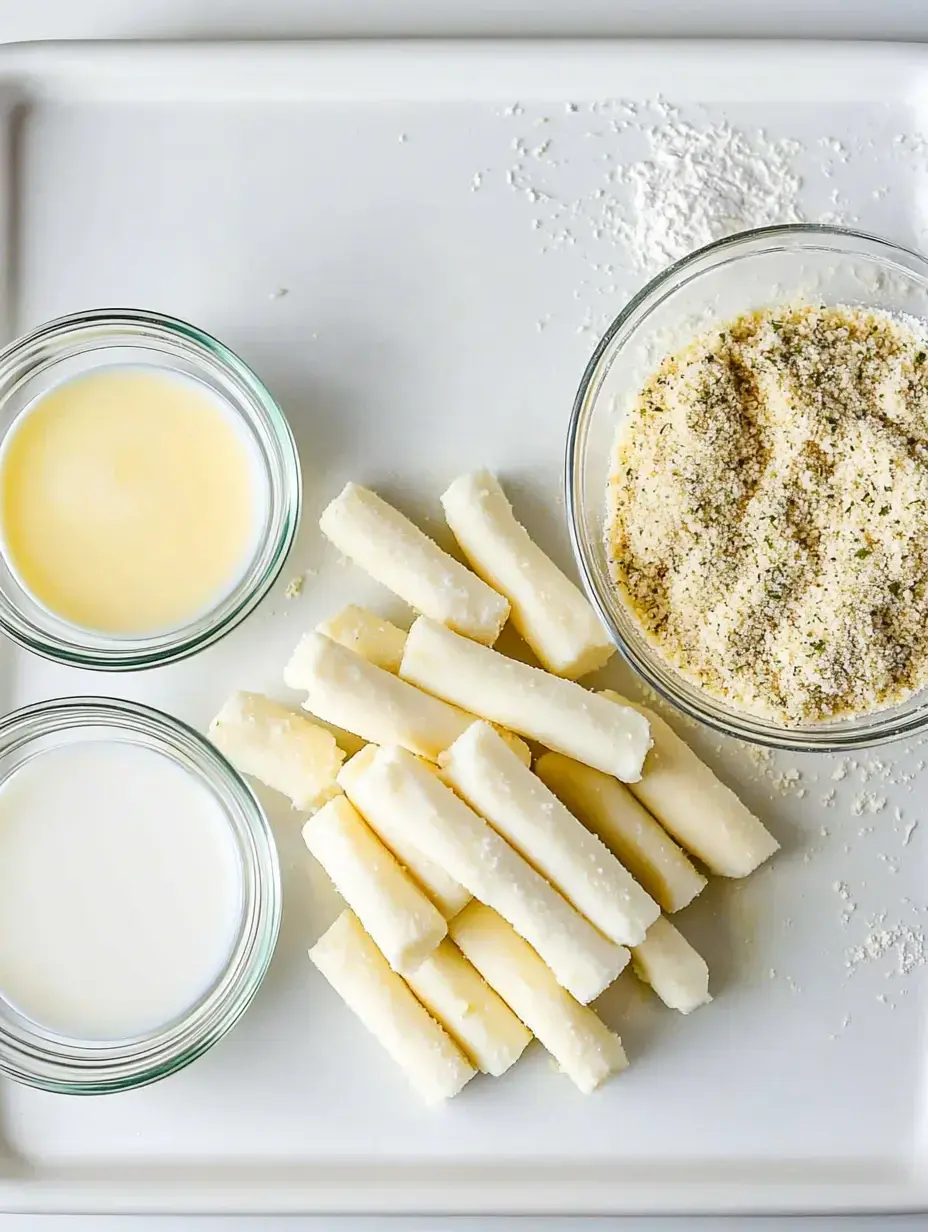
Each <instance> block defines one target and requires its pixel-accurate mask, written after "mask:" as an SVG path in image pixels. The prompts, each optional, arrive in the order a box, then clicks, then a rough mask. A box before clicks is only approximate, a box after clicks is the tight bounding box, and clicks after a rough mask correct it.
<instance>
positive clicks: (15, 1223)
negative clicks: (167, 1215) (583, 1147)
mask: <svg viewBox="0 0 928 1232" xmlns="http://www.w3.org/2000/svg"><path fill="white" fill-rule="evenodd" d="M317 34H319V35H339V34H341V35H349V34H362V35H372V34H374V35H377V34H380V35H384V34H387V35H388V34H433V35H446V34H470V35H479V34H520V35H523V36H524V35H527V34H591V35H594V34H613V35H615V34H620V35H678V36H679V35H699V34H702V35H722V36H724V35H771V36H781V37H788V36H793V37H795V36H812V37H823V36H824V37H828V36H832V37H845V38H846V37H868V38H922V39H924V38H928V6H926V5H925V4H924V0H882V2H880V3H877V0H818V3H816V4H815V5H808V4H807V3H806V2H805V0H787V2H785V3H779V4H776V5H773V4H768V3H766V2H765V3H762V4H761V3H757V2H756V0H698V2H694V0H570V3H557V2H556V0H548V2H547V3H546V2H545V0H510V2H509V3H505V4H503V3H499V0H454V2H453V3H452V2H449V0H445V3H442V4H435V3H429V2H428V0H390V2H389V3H388V2H385V0H352V2H351V3H348V4H346V3H345V2H344V0H317V2H316V3H311V2H307V0H201V3H200V4H195V3H191V0H31V2H29V3H24V2H23V0H0V38H2V39H3V40H14V39H31V38H110V37H118V38H145V37H148V38H152V37H154V38H177V37H186V38H207V37H224V36H229V37H270V36H274V37H281V36H312V35H317ZM231 1223H232V1221H230V1220H228V1219H215V1220H213V1219H205V1220H193V1219H186V1218H177V1219H174V1220H168V1219H164V1218H161V1219H150V1220H147V1219H138V1220H128V1219H125V1220H123V1219H114V1220H106V1221H104V1220H100V1219H96V1218H88V1217H80V1218H74V1219H47V1218H42V1217H37V1218H32V1219H26V1218H23V1217H13V1218H9V1219H6V1218H4V1217H2V1216H0V1232H12V1230H13V1228H14V1227H15V1228H16V1229H17V1232H19V1230H22V1232H39V1230H41V1232H89V1230H90V1229H94V1230H95V1232H97V1230H98V1229H110V1228H116V1227H117V1226H118V1227H119V1228H120V1229H122V1228H125V1229H126V1232H129V1230H130V1229H131V1230H132V1232H143V1230H145V1232H162V1230H163V1229H167V1228H169V1227H170V1228H171V1229H182V1230H184V1232H187V1230H188V1229H189V1230H193V1229H196V1232H218V1229H220V1228H227V1227H230V1225H231ZM245 1226H248V1227H249V1228H254V1229H256V1230H257V1232H287V1230H289V1229H296V1228H306V1229H319V1228H323V1227H326V1228H330V1227H333V1221H332V1220H326V1219H320V1220H300V1219H280V1220H274V1219H253V1220H247V1221H242V1222H241V1227H242V1228H244V1227H245ZM474 1226H475V1224H474V1221H449V1220H416V1221H393V1220H390V1221H376V1220H352V1221H345V1223H344V1224H343V1225H339V1227H340V1229H341V1228H345V1229H347V1228H349V1227H350V1229H351V1232H369V1230H370V1229H372V1228H375V1227H378V1228H379V1227H383V1228H384V1229H387V1228H398V1227H409V1228H414V1229H424V1228H430V1229H438V1228H454V1229H461V1228H463V1227H467V1228H473V1227H474ZM520 1226H525V1227H528V1226H532V1227H538V1221H537V1220H532V1221H530V1223H526V1224H524V1225H522V1224H521V1221H518V1222H517V1221H513V1220H505V1221H495V1220H490V1221H484V1222H483V1223H481V1224H480V1227H481V1229H484V1230H492V1232H498V1230H499V1229H501V1228H503V1227H505V1228H513V1229H519V1228H520ZM550 1226H551V1227H552V1228H553V1227H558V1228H567V1227H572V1226H576V1223H575V1221H566V1220H565V1221H560V1220H558V1221H556V1223H552V1224H551V1225H550ZM583 1226H584V1228H585V1229H591V1230H592V1229H595V1230H596V1232H599V1230H601V1229H605V1228H607V1227H609V1228H619V1227H622V1228H630V1227H636V1228H641V1229H642V1230H643V1232H671V1229H672V1230H673V1232H676V1230H677V1229H682V1228H684V1227H685V1228H692V1229H694V1230H696V1229H698V1230H699V1232H704V1230H705V1229H709V1228H714V1227H716V1228H717V1227H723V1226H724V1227H725V1228H726V1229H728V1228H730V1227H734V1226H737V1227H744V1226H748V1225H747V1224H746V1223H745V1221H742V1220H733V1221H730V1222H728V1221H724V1222H723V1221H712V1220H708V1221H702V1220H700V1221H695V1222H694V1221H691V1220H681V1221H672V1220H634V1221H604V1220H590V1221H586V1222H585V1223H584V1225H583ZM780 1226H782V1224H781V1221H778V1220H756V1221H750V1227H751V1228H752V1229H753V1230H754V1232H770V1230H771V1229H773V1228H776V1227H780ZM805 1226H809V1227H813V1228H816V1229H823V1230H826V1229H827V1230H828V1232H831V1230H832V1229H837V1228H841V1229H850V1228H851V1226H852V1225H851V1221H849V1220H847V1219H840V1220H815V1221H805V1220H795V1221H791V1223H790V1227H791V1228H794V1229H795V1228H798V1227H805ZM854 1226H855V1227H856V1226H858V1225H857V1224H856V1221H855V1225H854ZM859 1226H860V1227H861V1228H863V1227H865V1226H866V1227H869V1228H874V1229H875V1228H877V1227H879V1228H881V1229H882V1228H886V1229H888V1230H890V1229H891V1230H892V1232H899V1230H902V1229H906V1230H908V1229H914V1228H920V1227H926V1226H928V1221H923V1220H920V1219H918V1218H908V1217H902V1218H899V1219H892V1220H888V1219H884V1218H876V1219H874V1220H872V1221H860V1224H859Z"/></svg>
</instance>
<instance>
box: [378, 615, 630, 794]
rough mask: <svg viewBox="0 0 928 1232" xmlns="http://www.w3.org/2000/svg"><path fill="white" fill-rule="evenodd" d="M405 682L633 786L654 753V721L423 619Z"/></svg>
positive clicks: (406, 655) (410, 647)
mask: <svg viewBox="0 0 928 1232" xmlns="http://www.w3.org/2000/svg"><path fill="white" fill-rule="evenodd" d="M400 675H401V676H402V677H403V679H404V680H408V681H410V682H411V683H412V684H416V685H419V687H420V688H422V689H425V691H426V692H427V693H432V694H434V695H435V696H436V697H442V698H444V699H445V701H448V702H453V703H454V704H455V705H457V706H460V707H461V708H462V709H463V710H469V711H470V712H471V713H472V714H476V715H479V716H480V718H482V719H489V720H490V721H491V722H493V723H499V724H501V726H503V727H506V728H509V730H510V731H514V732H518V734H519V735H520V736H528V737H529V738H530V739H533V740H537V741H538V742H539V743H540V744H544V745H547V746H548V748H551V749H555V750H556V751H557V752H558V753H565V754H566V755H567V756H568V757H575V758H576V759H577V761H582V762H584V764H586V765H589V766H595V767H596V769H597V770H602V771H604V773H606V774H614V775H615V776H616V778H619V779H623V780H625V781H626V782H627V781H629V780H632V779H637V778H638V776H639V775H640V774H641V766H642V764H643V762H644V758H645V754H646V753H647V751H648V749H649V748H650V744H651V738H650V736H649V735H648V724H647V720H646V719H643V718H642V717H641V715H640V714H636V713H635V711H634V710H631V709H630V708H629V707H627V706H617V705H616V704H615V703H614V702H611V701H609V700H608V699H607V698H605V697H600V696H598V695H597V694H595V693H590V692H588V690H586V689H584V688H583V687H582V686H581V685H579V684H576V683H575V682H574V681H572V680H562V679H561V678H560V676H552V675H551V673H550V672H545V671H542V670H541V668H538V667H529V666H528V665H527V664H525V663H518V662H517V661H516V660H515V659H507V658H506V656H505V655H501V654H499V653H497V651H495V650H490V649H489V647H487V646H479V645H478V644H477V643H476V642H471V641H468V639H467V638H466V637H460V636H459V635H458V634H456V633H453V632H452V631H451V630H450V629H446V628H444V627H443V626H442V625H439V624H436V623H435V622H434V621H432V620H427V619H425V618H424V617H421V616H420V618H419V619H418V620H417V621H416V622H415V624H414V625H413V626H412V628H411V629H410V631H409V634H408V636H407V638H406V649H405V651H404V652H403V663H402V666H401V667H400ZM446 747H447V746H446Z"/></svg>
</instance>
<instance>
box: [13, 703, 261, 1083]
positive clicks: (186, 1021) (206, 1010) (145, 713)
mask: <svg viewBox="0 0 928 1232" xmlns="http://www.w3.org/2000/svg"><path fill="white" fill-rule="evenodd" d="M91 726H92V727H96V728H112V729H113V732H114V734H117V733H121V734H126V735H129V736H131V735H132V734H133V733H134V734H136V735H142V736H144V737H146V740H147V743H146V747H148V748H151V749H153V750H154V751H156V752H158V753H160V754H162V755H164V756H167V757H169V758H170V759H171V760H172V761H174V762H175V764H180V765H184V768H185V769H187V770H188V771H190V772H192V773H194V774H195V775H196V777H197V779H198V781H199V782H200V783H201V785H203V786H204V787H205V788H206V789H207V790H208V791H209V792H210V794H211V795H212V796H213V797H214V798H215V799H216V800H217V801H218V802H219V803H220V805H221V807H222V809H223V813H224V815H225V816H226V817H227V818H228V819H229V826H230V828H232V825H233V823H232V820H231V818H229V809H228V807H227V806H226V804H225V802H224V801H223V799H222V797H221V794H220V786H221V787H222V788H224V789H225V790H226V791H227V792H228V794H229V796H230V797H231V798H232V800H233V802H234V804H235V806H236V811H237V813H238V815H239V818H240V819H241V821H242V822H243V823H244V827H245V831H246V837H247V838H248V840H249V843H248V844H247V845H243V844H242V842H241V841H240V838H241V836H240V835H237V836H236V849H237V851H238V852H239V857H240V860H241V867H242V874H243V879H244V884H243V902H242V914H241V921H240V924H239V934H238V941H237V943H236V946H235V947H234V948H233V950H232V951H231V952H230V954H229V957H228V959H227V960H226V964H225V966H224V967H223V969H222V971H221V972H220V973H219V974H218V975H217V977H216V979H215V980H214V981H213V983H212V985H211V986H210V987H209V988H208V989H207V990H206V991H205V992H204V993H203V994H202V995H201V996H200V997H199V998H198V999H197V1001H196V1002H194V1003H193V1004H192V1005H191V1006H190V1007H189V1008H188V1009H187V1010H186V1011H185V1012H184V1013H183V1014H182V1015H181V1016H180V1017H178V1018H176V1019H174V1020H173V1021H171V1022H169V1023H167V1024H166V1025H165V1026H164V1027H161V1028H157V1029H155V1030H154V1031H152V1032H150V1033H148V1034H146V1035H141V1036H138V1037H135V1038H132V1039H128V1040H112V1041H102V1042H96V1041H87V1042H82V1041H79V1040H70V1039H68V1038H66V1037H64V1036H61V1035H59V1034H57V1033H55V1032H49V1031H46V1030H45V1029H43V1028H42V1027H41V1026H40V1025H38V1024H31V1023H29V1021H28V1020H26V1019H24V1018H22V1016H21V1015H18V1014H17V1013H16V1012H15V1010H13V1009H12V1008H11V1007H8V1006H7V1005H6V1003H4V1002H3V1001H2V1000H0V1075H3V1076H4V1077H6V1078H9V1079H12V1080H14V1081H16V1082H19V1083H22V1084H24V1085H26V1086H32V1087H36V1088H38V1089H39V1090H44V1091H50V1092H54V1093H57V1094H65V1095H103V1094H113V1093H115V1092H119V1091H127V1090H132V1089H135V1088H136V1087H142V1086H147V1085H149V1084H151V1083H153V1082H157V1081H159V1080H160V1079H161V1078H165V1077H167V1076H168V1075H170V1074H173V1073H176V1072H177V1071H178V1070H181V1069H184V1068H186V1066H188V1065H190V1064H191V1063H192V1062H193V1061H195V1060H196V1059H197V1058H198V1057H200V1056H202V1055H203V1054H204V1053H205V1052H207V1051H208V1050H209V1049H210V1048H211V1047H212V1046H213V1045H214V1044H215V1043H217V1042H218V1040H220V1039H221V1038H222V1037H223V1036H224V1035H226V1034H227V1033H228V1032H229V1031H230V1030H231V1029H232V1027H233V1026H234V1025H235V1024H236V1023H237V1022H238V1020H239V1019H240V1018H241V1016H242V1015H243V1014H244V1012H245V1010H246V1009H247V1008H248V1006H249V1005H250V1004H251V1002H252V1000H253V999H254V996H255V994H256V993H257V991H258V989H259V987H260V986H261V983H262V981H263V979H264V976H265V974H266V973H267V969H268V967H269V966H270V962H271V959H272V957H273V955H274V951H275V948H276V944H277V939H278V936H279V933H280V924H281V917H282V906H283V901H282V900H283V892H282V885H281V871H280V860H279V856H278V853H277V846H276V843H275V840H274V835H273V831H272V829H271V826H270V823H269V821H268V819H267V815H266V813H265V812H264V809H263V808H262V806H261V804H260V802H259V801H258V799H257V797H256V796H255V794H254V792H253V791H252V789H251V788H250V787H249V785H248V783H247V782H246V781H245V780H244V778H243V777H242V776H241V775H240V774H239V772H238V771H237V770H236V769H235V767H234V766H233V765H232V764H231V762H229V761H228V759H227V758H226V757H224V756H223V754H221V753H220V752H219V750H218V749H217V748H216V747H215V746H214V745H213V744H212V743H211V742H210V741H209V740H208V739H207V738H206V737H205V736H203V735H202V734H201V733H200V732H198V731H197V730H196V729H195V728H193V727H191V726H190V725H189V724H188V723H185V722H184V721H183V720H181V719H178V718H176V717H174V716H173V715H171V714H168V713H167V712H166V711H163V710H159V709H157V708H156V707H154V706H148V705H144V704H142V703H140V702H132V701H127V700H124V699H120V698H109V697H98V696H90V695H88V696H74V697H64V698H54V699H52V700H50V701H43V702H36V703H33V704H31V705H27V706H22V707H20V708H19V709H17V710H14V711H11V712H10V713H9V714H7V715H4V716H3V717H2V718H0V756H5V755H7V754H8V753H12V752H17V751H19V750H21V749H23V748H25V747H28V746H29V744H31V743H33V742H35V741H36V740H39V739H42V738H47V737H49V736H52V737H54V736H55V734H56V733H62V732H73V731H74V730H75V728H77V729H79V728H81V727H91ZM57 747H61V746H60V745H59V746H57ZM179 754H182V755H183V756H184V757H185V758H186V759H189V762H190V763H192V767H193V768H192V769H191V766H190V765H185V764H184V762H182V761H180V759H179ZM249 903H250V906H251V911H250V913H249ZM246 933H247V935H246ZM243 939H244V942H243Z"/></svg>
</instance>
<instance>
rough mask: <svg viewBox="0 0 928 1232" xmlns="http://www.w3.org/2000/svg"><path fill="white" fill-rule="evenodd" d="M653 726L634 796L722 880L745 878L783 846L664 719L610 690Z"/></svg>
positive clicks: (614, 698) (609, 695)
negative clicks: (650, 743)
mask: <svg viewBox="0 0 928 1232" xmlns="http://www.w3.org/2000/svg"><path fill="white" fill-rule="evenodd" d="M603 696H604V697H606V698H608V699H610V700H611V701H614V702H617V703H618V704H620V705H623V706H632V707H633V709H635V710H636V711H637V712H638V713H639V714H640V715H642V716H643V717H644V718H645V719H647V721H648V722H649V723H650V724H651V735H652V737H653V741H654V744H653V747H652V749H651V752H650V753H649V754H648V759H647V761H646V763H645V767H644V773H643V775H642V777H641V779H640V781H638V782H635V783H632V784H631V785H630V786H631V790H632V791H633V792H634V794H635V795H636V796H637V797H638V799H639V800H640V801H641V803H642V804H643V805H644V806H645V808H646V809H648V810H649V812H651V813H653V814H654V816H655V817H656V818H657V820H658V821H659V822H660V823H661V825H662V826H663V827H664V829H665V830H666V831H667V832H668V834H671V835H672V836H673V837H674V838H675V839H676V840H677V842H678V843H679V844H680V845H681V846H682V847H685V848H686V850H687V851H688V852H690V854H691V855H694V856H695V857H696V858H697V860H701V861H702V863H703V864H704V865H705V866H706V868H707V869H708V870H709V872H710V873H715V874H716V875H717V876H719V877H747V875H748V873H752V872H753V871H754V869H755V868H757V866H758V865H759V864H763V862H764V861H765V860H766V859H768V858H769V857H770V856H772V855H773V853H774V852H775V851H777V850H779V846H780V844H779V843H778V842H777V840H776V839H775V838H774V837H773V835H772V834H771V833H770V831H769V830H767V829H766V828H765V827H764V826H763V825H762V824H761V822H760V821H758V819H757V818H756V817H755V816H754V814H753V813H752V812H751V811H750V810H749V809H747V808H746V807H745V806H744V805H743V804H742V803H741V801H740V800H739V799H738V797H737V796H736V795H735V793H734V792H733V791H731V790H730V788H728V787H726V786H725V784H724V783H721V782H719V780H718V779H717V778H716V777H715V775H714V774H713V773H712V771H711V770H710V769H709V767H708V766H707V765H705V764H704V763H703V762H701V761H700V760H699V758H698V757H697V756H696V754H695V753H694V752H693V750H692V749H691V748H690V747H689V745H688V744H687V743H686V742H685V741H683V740H681V739H680V737H679V736H678V735H677V733H676V732H675V731H674V730H673V728H672V727H670V725H669V724H667V723H665V722H664V720H663V719H662V718H661V717H660V715H658V714H655V713H654V712H653V711H651V710H647V709H645V707H644V706H638V705H635V704H634V703H632V702H627V701H625V699H624V698H622V697H620V696H619V694H618V693H614V692H612V690H611V689H607V690H606V691H605V692H604V694H603Z"/></svg>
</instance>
